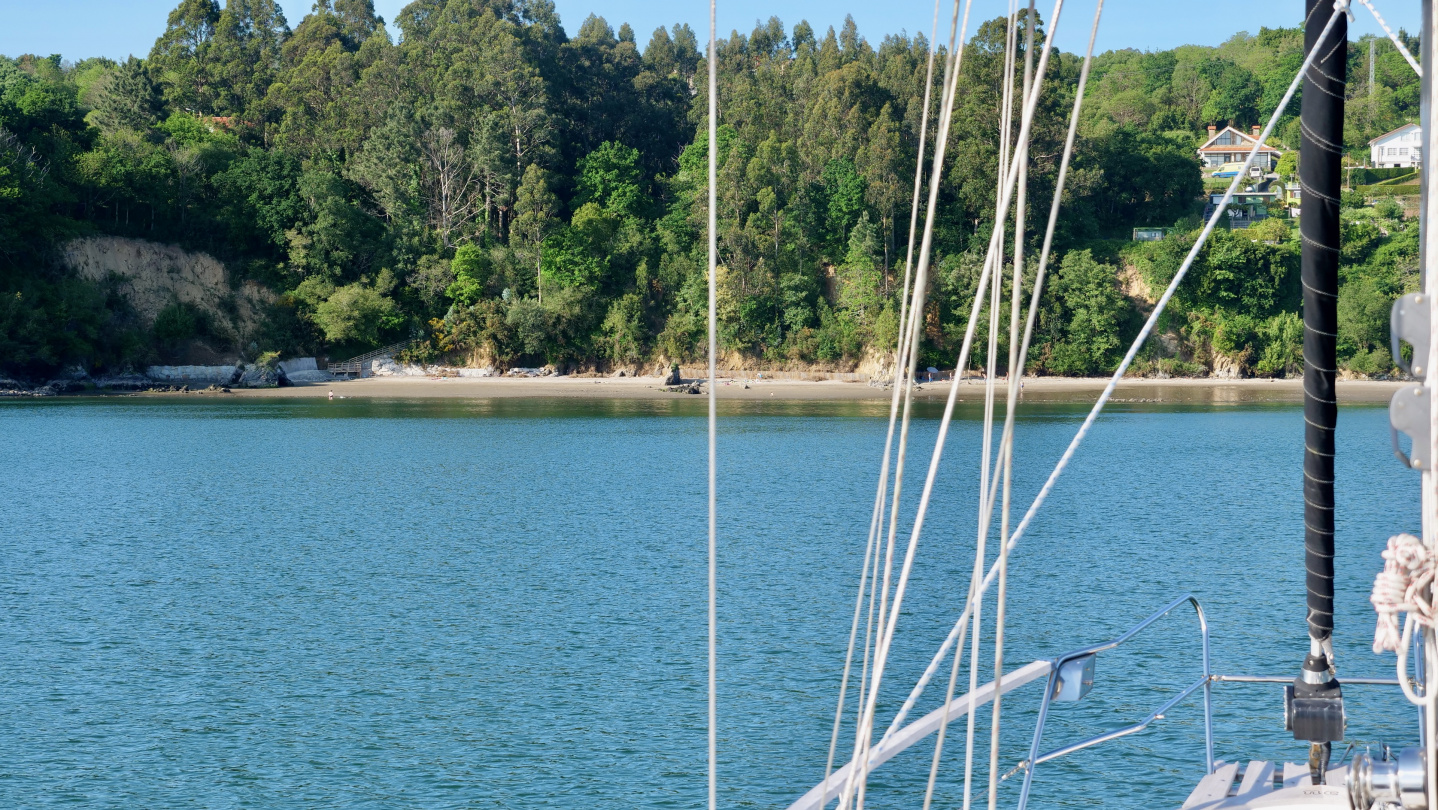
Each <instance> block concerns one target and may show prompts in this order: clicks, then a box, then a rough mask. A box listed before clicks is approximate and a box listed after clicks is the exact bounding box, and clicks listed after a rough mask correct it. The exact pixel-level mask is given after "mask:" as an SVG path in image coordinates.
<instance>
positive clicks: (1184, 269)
mask: <svg viewBox="0 0 1438 810" xmlns="http://www.w3.org/2000/svg"><path fill="white" fill-rule="evenodd" d="M1336 5H1338V6H1339V8H1338V10H1336V11H1335V12H1334V16H1332V17H1330V18H1329V20H1328V24H1327V26H1326V27H1325V28H1324V32H1323V34H1322V35H1321V36H1320V37H1319V39H1320V41H1322V40H1323V39H1326V38H1327V36H1328V33H1329V31H1330V30H1331V29H1332V27H1333V25H1334V24H1335V23H1336V21H1337V20H1338V17H1339V15H1343V14H1346V13H1347V12H1346V4H1345V3H1342V2H1340V3H1338V4H1336ZM1317 55H1318V51H1317V50H1316V49H1315V50H1314V51H1312V52H1310V53H1309V55H1308V57H1307V58H1306V59H1305V60H1304V62H1303V65H1302V66H1301V67H1300V68H1299V70H1298V73H1297V75H1295V76H1294V79H1293V82H1292V83H1290V84H1289V86H1288V91H1287V92H1286V93H1284V96H1283V100H1282V101H1281V102H1279V104H1278V107H1277V109H1276V110H1274V113H1273V116H1272V117H1271V118H1270V119H1269V121H1268V126H1267V127H1265V128H1264V130H1263V133H1262V134H1261V135H1260V136H1259V138H1258V140H1257V141H1256V142H1255V143H1254V145H1253V148H1252V150H1250V151H1249V153H1248V158H1247V160H1245V161H1244V165H1243V169H1242V170H1241V171H1240V172H1239V173H1238V174H1237V175H1235V176H1234V178H1233V181H1232V182H1231V183H1230V184H1229V186H1228V190H1227V191H1226V192H1225V193H1224V195H1223V199H1222V200H1221V201H1220V203H1219V205H1218V207H1217V208H1216V210H1215V211H1214V213H1213V216H1212V217H1210V218H1209V221H1208V223H1207V224H1206V225H1205V226H1204V229H1203V232H1202V233H1200V234H1199V238H1198V240H1197V241H1196V242H1194V245H1193V248H1192V249H1190V250H1189V252H1188V255H1187V257H1185V259H1184V261H1183V264H1182V265H1181V266H1180V267H1179V270H1178V272H1177V273H1176V274H1175V275H1174V277H1173V280H1172V281H1171V282H1170V283H1169V285H1168V288H1167V289H1166V290H1164V293H1163V296H1162V297H1161V298H1159V300H1158V303H1157V305H1155V307H1154V310H1153V312H1152V314H1150V315H1149V318H1148V320H1147V321H1145V323H1144V325H1143V329H1141V330H1140V331H1139V334H1138V337H1136V338H1135V339H1134V342H1133V345H1131V346H1130V347H1129V349H1128V352H1127V353H1126V354H1125V355H1124V358H1123V361H1122V362H1120V363H1119V367H1118V370H1116V371H1115V372H1114V374H1113V377H1112V378H1111V379H1110V380H1109V382H1108V385H1107V386H1105V387H1104V390H1103V393H1102V394H1100V395H1099V399H1098V401H1097V402H1095V403H1094V406H1093V409H1092V410H1090V411H1089V414H1088V416H1087V417H1086V418H1085V419H1084V422H1083V424H1082V425H1081V426H1080V427H1079V430H1078V432H1077V433H1076V434H1075V435H1074V438H1073V439H1072V440H1071V441H1070V442H1069V445H1068V447H1067V448H1066V449H1065V450H1064V454H1063V456H1062V457H1060V459H1059V461H1058V464H1057V465H1055V466H1054V469H1053V471H1052V472H1050V473H1049V476H1048V479H1047V480H1046V481H1045V482H1044V485H1043V488H1042V489H1040V490H1039V494H1038V495H1037V496H1036V497H1035V498H1034V502H1033V503H1032V504H1030V505H1029V508H1028V510H1027V511H1026V512H1025V513H1024V517H1023V520H1021V521H1020V522H1019V525H1018V527H1017V528H1016V529H1015V530H1014V534H1013V537H1011V538H1010V539H1009V541H1008V543H1006V544H1005V547H1006V549H1007V550H1008V551H1009V552H1012V551H1013V550H1014V548H1016V547H1017V546H1018V542H1019V540H1020V539H1021V538H1022V537H1023V534H1024V532H1025V531H1026V530H1027V529H1028V526H1029V524H1030V523H1032V522H1033V518H1034V515H1035V514H1036V513H1037V512H1038V510H1039V508H1040V507H1042V506H1043V504H1044V501H1046V500H1047V499H1048V496H1049V493H1051V492H1052V491H1053V487H1054V484H1055V482H1057V480H1058V478H1059V476H1060V475H1062V474H1063V471H1064V469H1065V468H1067V467H1068V464H1069V462H1070V461H1071V460H1072V459H1073V456H1074V453H1075V452H1076V451H1077V450H1078V447H1079V445H1080V444H1082V443H1083V440H1084V438H1085V437H1086V436H1087V435H1088V431H1089V429H1090V428H1091V427H1092V426H1093V423H1094V420H1096V419H1097V418H1098V415H1099V413H1101V412H1102V411H1103V407H1104V405H1106V404H1108V400H1109V398H1110V397H1111V396H1113V391H1114V389H1115V388H1116V387H1117V386H1118V381H1119V380H1120V379H1122V378H1123V375H1124V373H1125V372H1127V371H1128V367H1129V366H1130V365H1131V364H1132V363H1133V359H1134V357H1135V356H1136V355H1137V354H1138V350H1139V349H1140V348H1142V346H1143V343H1144V341H1145V340H1147V339H1148V335H1149V333H1151V332H1152V331H1153V327H1154V325H1155V324H1156V323H1157V321H1158V318H1159V316H1160V315H1162V314H1163V311H1164V308H1166V307H1167V306H1168V302H1169V300H1170V299H1171V298H1173V294H1174V292H1175V291H1176V290H1177V289H1178V285H1179V284H1180V283H1181V282H1182V281H1183V278H1184V276H1186V275H1188V271H1189V268H1191V267H1192V266H1193V262H1194V260H1195V259H1196V258H1197V256H1198V253H1199V251H1200V250H1202V249H1203V245H1204V243H1205V242H1206V241H1207V240H1208V237H1209V235H1210V234H1212V233H1213V229H1214V227H1215V226H1216V225H1217V224H1218V219H1219V217H1220V216H1222V215H1223V212H1224V211H1226V210H1227V207H1228V204H1229V202H1230V201H1231V200H1232V199H1233V195H1234V193H1235V192H1236V191H1237V189H1238V185H1239V183H1240V182H1241V181H1242V179H1243V178H1244V176H1245V175H1246V174H1247V172H1248V167H1249V166H1251V165H1252V164H1253V160H1254V158H1255V157H1256V156H1257V155H1258V150H1259V149H1260V148H1262V146H1263V143H1264V142H1265V141H1266V140H1268V137H1269V136H1270V135H1272V134H1273V129H1274V127H1275V126H1276V125H1277V123H1278V119H1279V118H1280V117H1281V116H1282V114H1283V111H1284V110H1285V109H1287V107H1288V103H1289V102H1290V101H1292V100H1293V94H1294V92H1295V91H1296V90H1297V89H1298V85H1299V83H1301V82H1302V80H1303V76H1304V74H1305V73H1307V71H1308V69H1309V68H1310V67H1311V66H1312V64H1313V61H1314V59H1315V58H1316V57H1317ZM1042 64H1043V62H1042V60H1040V65H1042ZM1039 75H1040V76H1042V75H1043V70H1042V69H1040V71H1039ZM951 393H952V392H951ZM951 415H952V411H951V409H950V410H948V411H946V412H945V416H944V420H943V422H942V423H941V425H940V431H941V433H942V431H943V429H944V427H945V426H946V423H947V422H948V420H949V418H950V417H951ZM922 506H923V503H922V502H921V508H922ZM997 575H998V564H997V563H995V564H994V566H993V567H992V568H990V569H989V572H988V574H987V575H985V577H984V579H983V582H981V583H979V587H978V588H977V589H976V592H975V593H974V595H973V596H971V597H970V598H969V600H968V603H967V604H966V605H965V606H964V610H963V613H961V614H960V615H959V618H958V621H956V622H955V623H954V627H953V629H952V630H950V631H949V635H948V637H947V638H945V639H944V643H943V644H942V645H940V647H939V651H938V653H937V654H935V656H934V658H933V659H932V660H931V661H930V662H929V666H928V667H927V668H926V669H925V670H924V674H923V675H922V676H920V678H919V682H918V684H916V685H915V687H914V691H913V692H911V693H910V695H909V698H908V700H906V701H905V702H904V706H903V707H902V708H901V709H900V713H899V715H897V716H896V717H895V720H896V721H898V720H901V719H902V717H904V716H905V715H906V714H907V712H908V711H909V710H910V709H912V707H913V704H914V702H915V701H917V700H918V698H919V695H920V694H921V693H922V692H923V688H924V687H925V686H927V684H928V682H929V680H930V679H931V678H933V675H934V671H935V670H937V668H938V665H939V663H940V662H941V661H942V660H943V658H944V656H945V655H947V654H948V650H949V647H950V646H951V645H952V644H953V643H954V640H955V638H956V637H958V635H959V633H960V629H961V628H963V627H965V626H966V624H967V622H968V620H969V617H970V615H971V614H972V611H973V606H974V603H975V602H976V601H977V600H979V599H981V598H982V596H983V594H984V593H985V592H986V591H987V590H988V588H989V587H990V586H991V585H992V584H993V582H994V579H995V578H996V577H997ZM895 728H897V723H895V724H893V725H891V726H890V729H889V732H888V733H887V734H885V737H887V736H889V734H892V733H893V731H894V729H895ZM880 744H881V745H882V741H881V742H880Z"/></svg>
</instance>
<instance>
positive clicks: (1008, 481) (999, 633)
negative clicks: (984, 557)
mask: <svg viewBox="0 0 1438 810" xmlns="http://www.w3.org/2000/svg"><path fill="white" fill-rule="evenodd" d="M1035 25H1036V23H1035V20H1034V0H1029V13H1028V18H1027V19H1026V20H1025V24H1024V27H1025V29H1027V30H1026V31H1025V36H1026V37H1027V43H1026V45H1025V51H1026V52H1025V54H1024V95H1025V97H1027V96H1028V93H1029V87H1030V85H1031V84H1032V83H1033V50H1034V27H1035ZM1020 148H1022V149H1023V155H1022V156H1021V157H1020V163H1019V171H1020V174H1019V199H1018V205H1017V207H1016V209H1015V214H1014V282H1013V283H1014V286H1013V290H1012V292H1011V293H1010V295H1009V301H1010V305H1009V368H1008V383H1009V390H1008V394H1007V396H1006V397H1005V401H1004V406H1005V412H1004V441H1001V442H1000V443H999V458H1000V460H1001V462H1002V464H1003V470H1004V495H1003V515H1002V517H1001V518H1000V522H999V591H998V594H997V596H996V597H995V599H994V605H995V607H994V670H995V672H996V674H995V675H994V684H995V686H994V707H993V720H992V722H991V723H990V724H989V810H997V808H998V801H999V731H1000V728H1001V726H1000V719H1001V718H1000V707H1001V706H1002V705H1003V695H1002V688H1003V682H1004V620H1005V619H1006V618H1007V614H1006V612H1005V609H1006V607H1007V597H1008V581H1009V578H1008V572H1009V567H1008V563H1009V552H1008V539H1009V506H1010V501H1011V497H1012V495H1013V479H1014V475H1013V473H1014V443H1013V435H1014V415H1015V411H1016V408H1017V407H1018V399H1019V386H1020V381H1021V380H1022V379H1023V366H1022V365H1018V361H1019V358H1018V351H1019V347H1018V342H1019V310H1020V303H1019V302H1020V300H1021V299H1022V296H1023V278H1024V241H1023V234H1024V217H1025V215H1026V210H1027V204H1028V181H1029V144H1027V143H1024V144H1021V146H1020ZM1036 303H1037V302H1036ZM973 663H974V662H972V661H971V662H970V663H969V665H970V666H973Z"/></svg>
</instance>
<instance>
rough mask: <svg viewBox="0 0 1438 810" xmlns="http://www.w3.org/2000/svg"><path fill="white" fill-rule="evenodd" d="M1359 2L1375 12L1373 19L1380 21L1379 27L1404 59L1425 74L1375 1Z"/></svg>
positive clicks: (1420, 73)
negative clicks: (1375, 6) (1389, 25)
mask: <svg viewBox="0 0 1438 810" xmlns="http://www.w3.org/2000/svg"><path fill="white" fill-rule="evenodd" d="M1358 2H1360V3H1362V4H1363V5H1364V6H1366V7H1367V8H1368V10H1369V11H1371V12H1373V19H1375V20H1377V21H1378V27H1379V28H1382V29H1383V33H1385V34H1387V35H1388V39H1390V40H1392V42H1393V45H1394V47H1396V48H1398V52H1399V53H1401V54H1403V58H1404V59H1407V60H1408V64H1409V66H1411V67H1412V68H1413V72H1414V73H1417V74H1418V75H1419V76H1420V77H1421V76H1422V75H1423V68H1421V67H1419V66H1418V60H1417V59H1414V58H1413V54H1411V53H1409V52H1408V46H1406V45H1404V44H1403V41H1402V40H1400V39H1399V38H1398V35H1397V34H1395V33H1393V29H1391V28H1389V27H1388V23H1387V21H1385V20H1384V19H1383V15H1382V14H1379V13H1378V9H1376V8H1374V7H1373V3H1371V2H1369V0H1358Z"/></svg>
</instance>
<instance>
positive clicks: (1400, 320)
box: [1389, 293, 1431, 380]
mask: <svg viewBox="0 0 1438 810" xmlns="http://www.w3.org/2000/svg"><path fill="white" fill-rule="evenodd" d="M1389 326H1390V330H1389V333H1390V335H1391V336H1392V341H1393V362H1394V363H1396V364H1397V365H1398V367H1399V368H1401V369H1403V370H1404V371H1406V372H1408V373H1409V374H1411V375H1413V376H1414V377H1416V378H1417V379H1420V380H1423V379H1427V377H1428V334H1429V332H1428V330H1429V328H1430V326H1431V324H1430V323H1429V317H1428V299H1427V298H1426V297H1425V296H1424V295H1423V293H1409V294H1407V295H1405V296H1402V297H1401V298H1399V299H1398V300H1397V301H1394V302H1393V312H1392V315H1391V316H1390V318H1389ZM1400 341H1402V342H1404V343H1407V344H1408V345H1409V346H1412V347H1413V362H1412V363H1405V362H1403V354H1402V352H1400V351H1399V349H1400V348H1402V347H1401V346H1400V345H1399V342H1400Z"/></svg>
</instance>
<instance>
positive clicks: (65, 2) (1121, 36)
mask: <svg viewBox="0 0 1438 810" xmlns="http://www.w3.org/2000/svg"><path fill="white" fill-rule="evenodd" d="M311 2H312V0H281V5H282V6H283V7H284V9H285V15H286V16H287V17H288V18H289V20H290V25H292V26H293V25H295V24H297V23H298V22H299V21H300V19H301V18H303V17H304V15H305V14H306V13H308V12H309V10H310V6H311ZM405 2H406V0H376V2H375V8H376V10H378V11H379V13H380V14H381V15H383V16H384V18H385V19H386V20H393V19H394V16H395V13H396V12H398V11H399V10H400V9H401V8H403V7H404V4H405ZM1095 2H1096V0H1069V2H1068V3H1067V4H1066V7H1065V11H1064V18H1063V21H1062V25H1061V26H1060V29H1059V35H1058V39H1057V40H1056V41H1057V43H1058V46H1059V47H1060V48H1063V49H1065V50H1069V51H1078V50H1081V49H1082V48H1083V46H1084V44H1085V41H1086V38H1087V30H1088V26H1089V23H1090V21H1091V20H1092V18H1093V9H1094V3H1095ZM177 3H178V0H46V1H45V2H38V0H0V20H4V24H3V25H0V54H6V55H10V56H15V55H18V54H21V53H39V54H42V55H43V54H51V53H59V54H62V55H63V56H64V57H65V58H66V59H80V58H83V57H86V56H109V57H112V58H121V59H122V58H124V57H125V56H126V55H128V54H131V53H133V54H135V55H137V56H143V55H145V54H147V53H149V50H150V46H151V45H152V44H153V43H154V41H155V37H157V36H159V34H160V32H161V31H162V30H163V28H164V25H165V17H166V15H167V14H168V13H169V11H170V9H171V8H173V7H174V6H175V5H176V4H177ZM556 3H557V5H558V9H559V14H560V18H561V19H562V20H563V22H564V27H565V30H567V31H569V32H570V33H571V34H572V33H574V32H575V31H577V30H579V24H580V23H581V22H582V21H583V20H584V18H585V16H587V15H588V14H589V13H591V12H592V13H595V14H599V15H600V16H602V17H604V18H605V19H607V20H608V21H609V22H610V23H611V24H612V25H613V26H614V27H615V28H618V27H619V24H620V23H622V22H628V23H629V24H631V25H632V26H633V27H634V30H635V32H636V33H637V38H638V40H639V44H640V46H641V47H642V46H643V45H644V44H645V43H646V42H647V41H648V39H649V34H650V33H651V32H652V31H653V30H654V29H655V28H656V27H657V26H660V25H664V26H669V25H672V24H674V23H676V22H687V23H689V25H690V26H692V27H693V28H694V30H695V33H697V34H698V35H699V37H700V39H701V41H702V40H704V39H705V38H706V37H707V32H708V27H709V6H708V4H707V3H704V2H693V0H685V2H680V3H667V2H653V0H556ZM1375 5H1376V6H1377V7H1378V10H1379V12H1380V13H1382V14H1383V15H1384V17H1385V18H1386V19H1387V20H1388V22H1389V24H1390V25H1392V26H1393V27H1394V28H1395V29H1396V28H1398V27H1399V26H1404V27H1406V28H1408V30H1409V31H1415V30H1417V28H1418V23H1419V13H1420V12H1419V4H1418V2H1417V1H1416V0H1402V1H1401V2H1397V1H1396V0H1376V2H1375ZM719 6H720V9H719V30H720V31H721V32H722V33H723V34H727V33H728V32H729V31H730V30H732V29H736V28H737V29H739V30H740V31H742V32H746V33H747V32H748V31H749V30H751V29H752V28H753V26H754V22H755V20H758V19H768V18H769V17H770V16H771V15H773V16H778V17H779V19H781V20H783V21H784V23H785V25H786V26H792V25H793V24H794V23H796V22H798V21H799V20H801V19H807V20H808V21H809V22H810V23H811V24H812V25H813V26H814V28H815V30H816V31H818V32H820V33H822V32H823V31H824V29H825V28H826V27H827V26H830V25H832V26H834V27H835V28H837V27H838V26H840V25H842V24H843V21H844V15H845V14H853V15H854V20H855V21H856V22H857V23H858V25H859V31H860V33H862V34H863V35H864V36H865V37H866V38H868V39H869V40H871V41H873V42H878V41H879V40H881V39H883V37H884V35H885V34H891V33H899V32H901V31H903V32H908V33H910V34H913V33H917V32H920V31H922V32H924V33H925V35H927V33H928V31H929V29H930V26H931V24H932V20H933V3H932V0H879V2H873V1H872V0H871V1H870V2H855V1H854V0H841V2H834V0H788V2H772V0H771V1H770V2H759V0H721V1H720V3H719ZM1052 6H1053V0H1039V2H1038V7H1039V8H1040V9H1041V13H1042V14H1043V15H1044V16H1045V18H1047V16H1048V12H1049V9H1051V8H1052ZM1354 6H1355V9H1356V12H1355V13H1356V15H1357V20H1356V22H1355V24H1354V25H1353V26H1352V29H1351V30H1352V35H1353V36H1355V37H1357V36H1358V35H1361V34H1363V33H1376V32H1377V31H1378V27H1377V25H1376V24H1375V23H1374V22H1373V18H1372V16H1371V15H1370V14H1369V13H1368V10H1367V9H1365V8H1363V7H1361V6H1360V5H1358V4H1357V3H1355V4H1354ZM1006 7H1007V3H1006V2H1005V0H975V2H974V12H973V19H974V20H975V21H977V20H980V19H986V18H990V17H995V16H999V15H1001V14H1002V13H1003V11H1004V9H1005V8H1006ZM1157 9H1162V10H1161V11H1159V10H1157ZM945 13H946V14H947V12H945ZM1302 16H1303V3H1302V0H1204V2H1201V3H1179V2H1176V0H1107V2H1106V3H1105V6H1104V24H1103V27H1102V28H1101V30H1100V34H1099V50H1100V51H1102V50H1105V49H1109V48H1140V49H1144V50H1154V49H1164V48H1172V47H1174V46H1177V45H1184V44H1195V45H1216V44H1218V43H1220V42H1222V41H1223V40H1225V39H1227V38H1228V37H1230V36H1232V35H1233V34H1234V32H1236V31H1243V30H1247V31H1250V32H1256V31H1257V30H1258V29H1259V27H1260V26H1270V27H1274V26H1280V25H1296V24H1297V23H1298V21H1299V20H1300V19H1301V18H1302Z"/></svg>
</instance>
